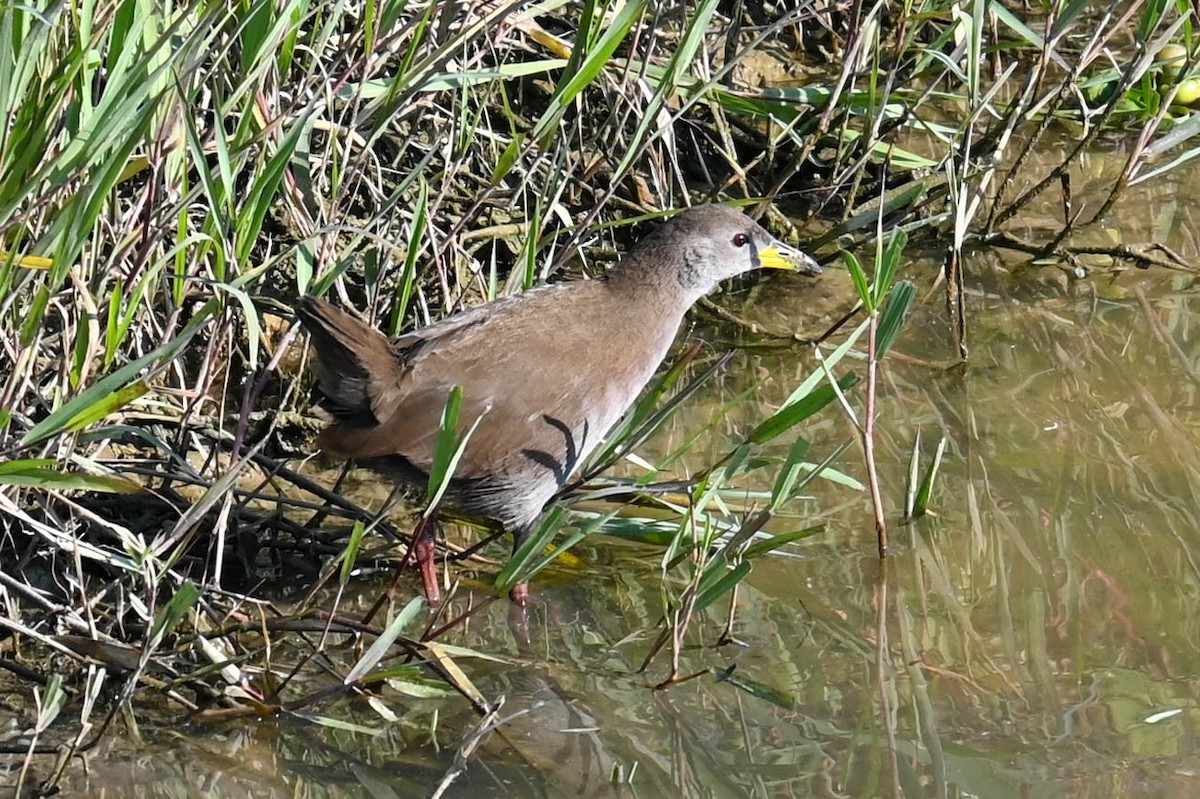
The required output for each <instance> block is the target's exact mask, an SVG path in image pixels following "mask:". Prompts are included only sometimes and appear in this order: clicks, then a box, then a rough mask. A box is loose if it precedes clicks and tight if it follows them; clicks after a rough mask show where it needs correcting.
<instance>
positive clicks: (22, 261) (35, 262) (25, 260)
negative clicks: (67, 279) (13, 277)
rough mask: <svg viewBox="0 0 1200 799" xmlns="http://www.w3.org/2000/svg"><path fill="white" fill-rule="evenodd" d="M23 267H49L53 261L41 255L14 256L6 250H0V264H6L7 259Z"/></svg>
mask: <svg viewBox="0 0 1200 799" xmlns="http://www.w3.org/2000/svg"><path fill="white" fill-rule="evenodd" d="M10 260H11V261H12V262H13V263H14V264H16V265H17V266H20V267H24V268H25V269H49V268H50V267H52V266H54V261H52V260H51V259H49V258H44V257H42V256H41V255H17V256H14V255H13V254H12V253H10V252H9V251H8V250H0V264H6V263H8V262H9V261H10Z"/></svg>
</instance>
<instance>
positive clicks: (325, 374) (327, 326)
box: [296, 297, 400, 427]
mask: <svg viewBox="0 0 1200 799" xmlns="http://www.w3.org/2000/svg"><path fill="white" fill-rule="evenodd" d="M296 313H297V315H298V316H299V317H300V321H301V323H303V325H304V329H305V330H307V331H308V335H309V338H310V340H311V341H312V346H313V348H314V349H315V350H316V351H317V363H316V369H315V371H316V373H317V380H318V382H319V384H320V388H321V393H322V394H323V395H324V398H323V399H322V400H321V402H320V406H321V407H322V408H323V409H324V410H325V411H327V412H328V413H329V414H330V415H331V416H333V418H334V420H335V421H337V422H340V423H342V424H347V425H351V426H355V427H358V426H367V425H374V424H378V423H379V421H380V420H379V419H378V418H376V416H375V413H374V409H373V404H374V403H373V398H374V395H375V394H376V393H377V392H376V391H375V390H373V387H374V386H379V385H389V384H391V383H393V382H394V381H396V380H397V379H398V377H399V369H400V365H399V362H398V361H397V360H396V354H395V352H394V351H393V350H392V347H391V344H390V343H389V342H388V340H387V337H386V336H384V335H383V334H382V333H380V332H379V331H378V330H376V329H375V328H373V327H371V326H370V325H368V324H366V323H365V322H361V321H359V320H358V319H355V318H354V317H353V316H351V315H350V314H348V313H346V312H345V311H342V310H339V309H337V308H335V307H334V306H332V305H330V304H329V303H328V302H325V301H324V300H319V299H317V298H316V297H301V298H300V300H299V302H298V303H297V304H296Z"/></svg>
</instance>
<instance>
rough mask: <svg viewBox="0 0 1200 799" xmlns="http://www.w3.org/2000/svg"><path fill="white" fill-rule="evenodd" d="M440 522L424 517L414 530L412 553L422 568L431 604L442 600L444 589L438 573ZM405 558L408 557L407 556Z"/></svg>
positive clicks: (422, 575)
mask: <svg viewBox="0 0 1200 799" xmlns="http://www.w3.org/2000/svg"><path fill="white" fill-rule="evenodd" d="M438 528H439V525H438V523H437V522H436V521H435V520H434V519H432V518H429V519H422V520H421V521H420V522H419V523H418V524H417V529H415V530H413V541H412V547H411V550H410V554H412V555H413V556H414V557H415V558H416V561H417V568H419V569H420V570H421V583H422V584H423V585H424V586H425V598H426V599H428V600H429V604H431V605H436V604H438V603H439V602H441V601H442V590H441V586H440V585H439V584H438V573H437V560H436V556H437V535H438ZM405 560H408V557H407V556H405Z"/></svg>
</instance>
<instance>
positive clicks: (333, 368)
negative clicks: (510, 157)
mask: <svg viewBox="0 0 1200 799" xmlns="http://www.w3.org/2000/svg"><path fill="white" fill-rule="evenodd" d="M761 267H776V268H796V267H799V268H800V269H801V270H803V271H805V272H807V273H810V274H815V273H817V272H819V271H820V269H819V267H818V266H817V264H816V262H815V261H813V259H812V258H810V257H809V256H807V255H805V254H803V253H800V252H797V251H795V250H792V249H790V248H788V247H786V246H785V245H783V244H781V243H780V242H778V241H776V240H775V239H774V238H773V237H771V235H770V234H768V233H767V232H766V231H765V230H763V228H762V227H760V226H759V225H758V224H756V223H755V222H754V221H753V220H751V219H750V218H749V217H747V216H745V215H743V214H741V213H739V212H738V211H735V210H732V209H730V208H726V207H724V206H719V205H704V206H697V207H695V208H692V209H690V210H687V211H684V212H682V213H680V214H678V215H677V216H675V217H674V218H672V219H671V220H669V221H667V222H665V223H663V224H662V225H661V226H659V228H658V229H657V230H655V231H654V232H653V233H651V234H650V235H649V236H647V237H646V238H645V239H643V240H642V241H641V242H639V243H638V244H637V246H636V247H635V248H634V249H633V250H632V251H631V252H629V254H628V255H626V256H625V258H624V259H623V260H622V261H621V262H620V263H619V264H618V265H616V266H614V267H613V268H612V269H611V270H610V271H609V273H608V275H607V277H606V279H598V280H584V281H575V282H569V283H560V284H555V285H552V286H546V287H542V288H537V289H534V290H531V291H527V292H525V293H523V294H519V295H516V296H511V297H506V298H504V299H501V300H497V301H495V302H491V303H488V304H486V305H482V306H480V307H477V308H474V309H472V310H469V311H466V312H463V313H459V314H455V315H453V316H450V317H448V318H447V319H445V320H443V321H441V322H438V323H436V324H433V325H430V326H428V327H425V328H422V329H420V330H417V331H415V332H412V333H408V334H406V335H403V336H400V337H398V338H395V339H390V340H389V339H388V338H386V337H385V336H384V335H383V334H382V333H380V332H379V331H378V330H376V329H374V328H373V327H371V326H369V325H367V324H365V323H363V322H361V321H359V320H358V319H355V318H354V317H352V316H350V315H349V314H347V313H345V312H344V311H341V310H338V309H337V308H335V307H334V306H332V305H330V304H329V303H327V302H325V301H324V300H320V299H316V298H314V297H302V298H301V299H300V300H299V303H298V305H297V312H298V314H299V317H300V320H301V321H302V322H303V324H304V327H305V329H306V330H308V332H309V336H310V339H311V342H312V346H313V348H314V349H315V350H316V353H317V360H316V373H317V377H318V381H319V384H320V391H321V394H322V395H323V397H322V399H321V400H320V403H319V404H320V407H321V408H322V409H323V410H324V411H325V413H326V414H328V417H329V420H330V424H329V426H328V427H327V428H326V429H325V430H324V432H323V433H322V434H321V438H320V444H321V448H322V449H323V450H324V451H325V452H327V453H328V454H330V455H334V456H337V457H342V458H353V459H355V460H356V461H358V462H359V463H360V464H361V465H364V466H368V467H370V468H373V469H375V470H377V471H379V472H380V473H381V474H383V475H384V476H386V477H388V478H390V479H399V480H401V481H403V482H405V483H408V484H410V485H412V486H414V487H418V488H420V487H423V486H424V484H425V482H426V480H427V477H428V469H429V468H430V465H431V463H432V460H433V451H434V447H435V445H436V442H437V438H438V431H439V429H440V424H441V416H442V411H443V409H444V407H445V404H446V399H447V397H448V396H449V394H450V392H451V390H453V389H454V387H455V386H460V387H461V388H462V391H463V401H462V407H461V411H460V416H459V421H460V425H461V426H462V428H463V429H464V430H465V429H466V428H467V427H469V426H470V425H471V424H474V423H475V421H476V419H478V420H479V424H478V427H477V428H476V429H475V431H474V433H473V434H472V436H471V438H470V440H469V442H468V444H467V447H466V450H465V451H464V453H463V456H462V458H461V460H460V461H459V464H458V467H457V469H456V470H455V473H454V479H453V480H452V481H451V485H450V487H449V489H448V491H447V492H446V494H445V496H444V498H443V503H444V504H445V505H448V506H450V507H452V508H454V509H456V510H457V511H459V512H460V513H463V514H465V515H468V516H478V517H483V518H490V519H494V520H496V521H498V522H499V523H501V524H502V525H503V526H504V527H505V529H507V530H509V531H511V532H512V533H513V536H514V538H515V543H514V547H516V546H519V545H520V543H521V541H522V540H523V539H524V538H525V537H526V536H527V535H528V534H529V532H530V530H531V529H532V528H533V525H534V523H535V522H536V521H537V519H538V517H539V516H540V515H541V512H542V509H543V508H544V506H545V505H546V503H547V502H549V501H550V499H551V498H552V497H553V496H554V494H555V493H556V492H557V491H558V489H559V488H560V487H561V486H562V485H563V484H564V483H566V481H567V480H568V479H569V478H570V477H571V475H572V473H573V472H574V471H575V469H576V467H578V466H579V465H580V464H581V463H582V462H583V460H584V459H585V458H586V457H587V456H588V454H589V453H590V452H591V451H592V450H593V449H594V448H595V447H596V445H597V444H599V443H600V441H601V439H602V438H603V437H604V436H605V435H606V434H607V433H608V431H609V430H610V429H611V428H612V427H613V425H615V424H616V422H617V421H618V420H619V419H620V418H621V415H622V414H623V413H624V412H625V410H626V409H627V408H628V407H629V406H630V405H631V404H632V403H633V401H634V400H635V399H636V398H637V396H638V394H639V393H640V392H641V390H642V389H643V388H644V387H645V385H646V383H647V382H648V381H649V380H650V378H651V377H652V376H653V374H654V372H655V370H656V369H657V368H658V365H659V364H660V363H661V362H662V359H663V357H664V356H665V355H666V353H667V350H668V348H669V347H670V346H671V343H672V341H673V340H674V338H675V334H676V332H677V331H678V329H679V326H680V323H681V321H682V320H683V316H684V314H685V313H686V312H687V310H688V308H690V307H691V305H692V304H693V303H694V302H695V301H696V300H698V299H699V298H700V297H702V296H703V295H705V294H707V293H708V292H709V291H711V290H712V289H713V288H715V287H716V285H717V284H718V283H720V282H721V281H722V280H725V279H726V278H730V277H733V276H734V275H737V274H740V273H742V272H746V271H749V270H751V269H756V268H761ZM431 533H432V530H430V529H427V528H426V527H425V526H424V525H423V526H422V528H420V529H418V531H417V533H416V534H414V547H415V549H416V554H417V560H418V562H419V564H420V565H421V569H422V574H423V577H424V580H425V590H426V593H427V594H428V595H429V599H430V601H434V602H436V601H437V600H438V585H437V578H436V572H435V571H434V565H433V542H432V540H430V539H429V536H430V534H431ZM527 597H528V592H527V589H526V588H525V586H518V587H517V588H516V589H514V590H513V598H514V599H515V600H517V601H519V602H522V603H523V602H524V601H526V599H527Z"/></svg>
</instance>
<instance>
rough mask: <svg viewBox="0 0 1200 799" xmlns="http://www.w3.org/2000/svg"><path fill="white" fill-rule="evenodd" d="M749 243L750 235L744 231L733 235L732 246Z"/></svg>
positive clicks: (743, 245) (741, 245) (742, 245)
mask: <svg viewBox="0 0 1200 799" xmlns="http://www.w3.org/2000/svg"><path fill="white" fill-rule="evenodd" d="M749 243H750V237H749V236H747V235H746V234H745V233H739V234H737V235H736V236H734V237H733V246H734V247H745V246H746V245H747V244H749Z"/></svg>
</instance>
